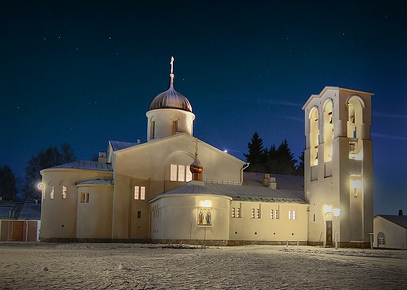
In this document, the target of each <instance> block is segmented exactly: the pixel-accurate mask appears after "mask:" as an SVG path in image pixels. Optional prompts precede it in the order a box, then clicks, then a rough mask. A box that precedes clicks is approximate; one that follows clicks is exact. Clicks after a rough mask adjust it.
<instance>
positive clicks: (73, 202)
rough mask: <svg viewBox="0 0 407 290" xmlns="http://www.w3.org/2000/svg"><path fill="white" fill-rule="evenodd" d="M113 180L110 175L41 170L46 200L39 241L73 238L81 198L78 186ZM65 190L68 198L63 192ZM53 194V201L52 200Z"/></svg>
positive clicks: (42, 213) (44, 199)
mask: <svg viewBox="0 0 407 290" xmlns="http://www.w3.org/2000/svg"><path fill="white" fill-rule="evenodd" d="M98 178H99V179H111V178H112V173H111V172H103V171H92V170H78V169H46V170H43V171H42V183H43V199H42V205H41V232H40V239H41V240H42V241H46V240H49V239H54V238H56V239H74V238H75V237H76V217H77V203H78V195H77V188H76V184H77V183H80V182H83V181H86V180H91V179H98ZM64 187H65V190H66V191H65V196H64V197H63V190H64ZM51 195H53V198H51Z"/></svg>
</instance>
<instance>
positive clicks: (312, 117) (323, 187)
mask: <svg viewBox="0 0 407 290" xmlns="http://www.w3.org/2000/svg"><path fill="white" fill-rule="evenodd" d="M372 96H373V94H372V93H368V92H362V91H355V90H350V89H344V88H338V87H325V88H324V89H323V90H322V92H321V93H320V94H319V95H312V96H311V97H310V98H309V99H308V101H307V102H306V103H305V105H304V106H303V108H302V109H303V110H304V113H305V136H306V148H305V154H304V169H305V173H304V184H305V197H306V199H307V200H308V202H309V204H310V208H309V219H308V223H309V224H308V231H309V237H308V241H309V243H310V244H316V245H318V244H319V245H325V246H334V245H335V246H361V245H362V244H366V246H368V245H369V242H370V235H369V234H370V233H372V231H373V168H372V140H371V139H370V126H371V97H372Z"/></svg>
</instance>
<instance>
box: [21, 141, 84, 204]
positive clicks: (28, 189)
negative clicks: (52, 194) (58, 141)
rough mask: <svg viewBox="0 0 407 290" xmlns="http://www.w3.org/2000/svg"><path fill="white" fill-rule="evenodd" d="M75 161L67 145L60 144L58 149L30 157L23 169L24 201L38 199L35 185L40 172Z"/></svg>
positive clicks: (54, 148)
mask: <svg viewBox="0 0 407 290" xmlns="http://www.w3.org/2000/svg"><path fill="white" fill-rule="evenodd" d="M75 159H76V158H75V154H74V152H73V150H72V148H71V146H70V145H69V144H62V145H61V146H60V149H58V148H57V147H53V146H51V147H48V148H47V149H46V150H45V151H40V152H39V153H38V154H37V155H35V156H32V157H31V159H30V160H29V161H28V164H27V166H26V167H25V179H24V184H23V188H22V192H23V197H24V199H25V200H33V199H39V197H40V192H39V191H38V188H37V187H36V185H37V184H38V183H39V182H41V174H40V171H41V170H43V169H46V168H50V167H54V166H57V165H60V164H64V163H68V162H72V161H75Z"/></svg>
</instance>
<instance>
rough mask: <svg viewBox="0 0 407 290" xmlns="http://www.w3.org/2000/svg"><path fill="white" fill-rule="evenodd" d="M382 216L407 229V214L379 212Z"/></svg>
mask: <svg viewBox="0 0 407 290" xmlns="http://www.w3.org/2000/svg"><path fill="white" fill-rule="evenodd" d="M377 216H380V217H382V218H384V219H386V220H388V221H390V222H392V223H394V224H396V225H399V226H401V227H403V228H405V229H407V215H385V214H378V215H377Z"/></svg>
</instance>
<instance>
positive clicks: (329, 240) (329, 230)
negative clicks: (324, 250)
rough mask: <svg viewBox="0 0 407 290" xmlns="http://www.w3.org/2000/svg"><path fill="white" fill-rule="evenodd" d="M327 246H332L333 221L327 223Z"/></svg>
mask: <svg viewBox="0 0 407 290" xmlns="http://www.w3.org/2000/svg"><path fill="white" fill-rule="evenodd" d="M325 240H326V245H327V246H332V221H326V239H325Z"/></svg>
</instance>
